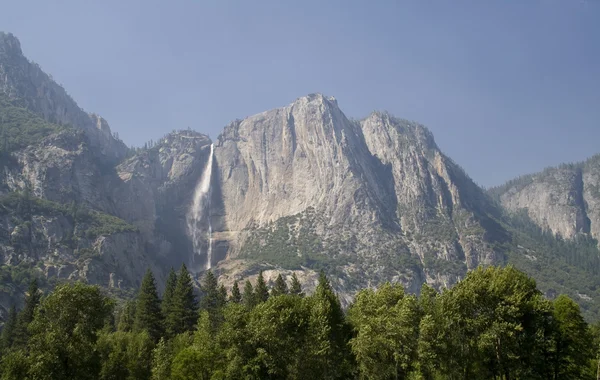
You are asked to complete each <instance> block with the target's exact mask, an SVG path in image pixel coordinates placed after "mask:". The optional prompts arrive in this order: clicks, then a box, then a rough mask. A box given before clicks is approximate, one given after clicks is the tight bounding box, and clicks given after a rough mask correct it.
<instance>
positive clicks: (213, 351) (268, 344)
mask: <svg viewBox="0 0 600 380" xmlns="http://www.w3.org/2000/svg"><path fill="white" fill-rule="evenodd" d="M183 269H185V267H184V268H183ZM186 274H187V270H186V271H185V272H180V274H179V276H178V279H177V283H178V284H182V283H185V281H183V282H182V281H181V278H184V279H185V277H186ZM211 275H212V274H210V275H209V274H208V273H207V275H206V276H205V278H204V281H203V285H202V288H203V292H202V293H203V295H204V296H205V297H208V298H207V299H202V300H201V302H200V303H201V308H202V310H201V311H200V313H199V315H198V314H197V313H196V312H195V313H194V314H195V316H197V317H198V318H197V321H196V322H195V325H196V326H197V327H196V328H195V330H194V331H193V332H192V331H189V330H186V331H184V332H183V333H181V334H177V335H174V336H168V335H162V336H160V339H159V340H158V343H156V344H155V340H154V338H153V337H152V336H151V334H149V332H148V331H147V329H139V328H138V329H134V331H129V328H121V329H122V330H123V331H116V332H115V331H113V328H112V323H107V321H110V320H111V317H112V315H113V313H112V309H113V304H114V302H113V301H112V300H111V299H110V298H108V297H106V296H105V295H103V294H102V292H101V291H100V289H99V288H98V287H94V286H89V285H83V284H81V283H75V284H63V285H59V286H58V287H57V288H56V289H55V290H54V291H53V292H50V293H49V294H48V296H47V297H45V298H44V299H42V301H41V303H40V305H39V306H38V307H37V308H35V312H34V318H33V321H32V322H31V323H30V324H29V328H28V331H29V332H30V335H29V336H28V338H27V341H26V342H25V344H24V346H23V347H22V348H18V347H15V346H14V345H13V346H12V347H9V349H8V350H4V351H3V356H2V359H1V361H0V380H17V379H59V380H60V379H130V380H133V379H136V380H137V379H154V380H167V379H211V380H213V379H292V380H300V379H354V378H356V379H386V380H387V379H411V380H416V379H423V380H425V379H427V380H438V379H475V380H480V379H481V380H484V379H502V380H508V379H528V380H529V379H563V378H564V379H590V380H591V379H594V378H595V374H596V371H597V369H598V367H597V366H598V360H597V358H598V355H599V354H598V352H599V350H598V347H599V344H600V324H598V325H595V326H593V328H590V327H589V326H588V325H587V324H586V322H585V320H584V319H583V317H582V315H581V312H580V309H579V307H578V306H577V304H576V303H575V302H573V301H572V300H571V299H570V298H568V297H567V296H560V297H558V298H557V299H556V300H555V301H554V302H550V301H548V300H546V299H545V298H544V297H543V296H542V294H541V293H540V292H539V290H538V289H537V288H536V283H535V281H533V280H532V279H531V278H530V277H528V276H527V275H525V274H524V273H523V272H520V271H518V270H516V269H514V268H513V267H510V266H509V267H506V268H496V267H490V268H487V269H482V268H479V269H477V270H475V271H472V272H470V273H469V274H468V275H467V276H466V277H465V278H464V279H463V280H462V281H460V282H459V283H458V284H457V285H455V286H454V287H453V288H451V289H449V290H446V291H444V292H443V293H441V294H438V293H437V292H436V291H435V290H434V289H432V288H431V287H429V286H423V288H422V290H421V295H420V296H419V297H418V298H417V297H415V296H414V295H407V294H405V292H404V290H403V289H402V287H401V286H399V285H392V284H389V283H388V284H384V285H382V286H381V287H379V288H378V289H377V290H374V289H366V290H362V291H360V292H359V293H358V295H357V296H356V299H355V302H354V303H353V304H352V306H351V307H350V309H349V311H348V314H347V315H346V314H345V313H344V311H343V310H342V308H341V306H340V302H339V300H338V298H337V296H336V294H335V291H334V290H333V288H332V286H331V284H330V283H329V281H328V279H327V278H326V276H325V275H324V274H323V273H321V275H320V277H319V283H318V285H317V288H316V289H315V292H314V293H313V294H312V295H309V296H306V297H299V296H298V295H296V294H285V293H283V292H282V293H281V294H279V291H275V290H274V289H272V290H271V291H272V292H274V293H275V294H277V296H272V297H268V298H267V299H266V300H265V301H264V302H259V303H256V304H254V305H252V307H247V306H245V305H243V304H241V303H237V302H227V303H226V302H224V300H225V296H224V295H223V292H222V289H223V287H219V286H218V284H217V281H216V278H215V277H214V276H211ZM188 278H189V275H188ZM278 282H279V285H277V283H278ZM152 283H153V279H152V276H151V272H150V274H149V275H147V276H146V278H145V281H144V283H143V284H142V289H144V291H142V290H140V295H141V294H144V293H148V294H154V293H155V288H153V286H152V285H153V284H152ZM278 286H279V287H280V288H283V285H282V284H281V281H276V284H275V287H278ZM257 288H258V285H257ZM148 290H150V291H149V292H148ZM34 293H35V292H34ZM34 293H32V294H34ZM246 295H248V297H249V299H251V300H252V302H256V299H257V297H256V293H255V292H254V291H253V289H252V285H251V284H250V286H249V290H248V291H247V292H246ZM155 298H157V297H155V296H152V297H149V298H148V299H152V300H153V301H152V302H149V303H147V304H149V305H154V306H153V308H152V310H153V311H148V313H154V314H155V317H156V319H157V320H159V319H160V317H161V314H162V310H161V309H160V305H158V304H156V299H155ZM139 299H140V298H138V307H136V313H135V316H136V318H135V319H137V321H136V322H135V323H134V326H139V324H140V322H139V313H137V311H139V308H140V302H139ZM176 300H177V286H176V289H175V291H174V293H173V301H174V302H175V301H176ZM142 308H145V307H144V306H142ZM146 310H150V309H149V308H146ZM211 313H216V314H215V315H218V317H219V321H218V322H219V323H217V324H215V323H214V321H215V319H214V316H211ZM131 314H132V308H130V307H128V306H127V304H125V305H124V307H123V308H122V309H121V311H120V312H119V315H120V317H119V319H120V320H122V319H123V318H125V317H124V316H126V315H131ZM122 324H131V322H127V323H126V322H122V323H120V325H122ZM3 341H6V339H4V340H3ZM594 357H595V358H594Z"/></svg>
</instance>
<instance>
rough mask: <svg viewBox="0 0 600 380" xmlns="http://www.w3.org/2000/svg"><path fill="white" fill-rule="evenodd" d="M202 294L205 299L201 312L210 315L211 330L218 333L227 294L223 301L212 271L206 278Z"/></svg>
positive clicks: (202, 302) (207, 273)
mask: <svg viewBox="0 0 600 380" xmlns="http://www.w3.org/2000/svg"><path fill="white" fill-rule="evenodd" d="M223 289H224V288H223ZM202 292H203V293H204V297H202V300H201V301H200V310H202V311H206V312H207V313H208V320H209V322H210V326H211V329H212V331H216V329H217V328H218V326H219V324H220V323H221V321H222V319H223V318H222V317H223V316H222V313H221V308H222V307H223V306H224V304H225V300H226V297H227V294H225V298H223V299H222V294H221V291H220V289H219V287H218V283H217V278H216V277H215V275H214V274H213V273H212V272H211V271H210V270H209V271H207V272H206V275H205V276H204V281H203V283H202Z"/></svg>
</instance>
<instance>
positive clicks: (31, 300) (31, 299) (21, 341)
mask: <svg viewBox="0 0 600 380" xmlns="http://www.w3.org/2000/svg"><path fill="white" fill-rule="evenodd" d="M41 297H42V295H41V293H40V290H39V287H38V282H37V279H33V280H32V281H31V283H30V284H29V289H28V290H27V297H26V298H25V306H23V310H21V312H20V313H19V315H18V317H17V324H16V327H15V334H14V341H13V344H14V345H15V346H17V347H25V346H26V345H27V340H28V339H29V332H28V330H27V329H28V327H29V324H30V323H31V321H33V316H34V314H35V309H37V307H38V305H39V304H40V298H41Z"/></svg>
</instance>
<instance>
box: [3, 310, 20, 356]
mask: <svg viewBox="0 0 600 380" xmlns="http://www.w3.org/2000/svg"><path fill="white" fill-rule="evenodd" d="M16 327H17V309H15V305H12V306H11V307H10V309H9V311H8V316H7V317H6V321H5V322H4V327H3V328H2V336H0V352H6V350H8V349H9V348H10V347H12V345H13V341H14V338H15V329H16Z"/></svg>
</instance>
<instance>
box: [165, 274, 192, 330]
mask: <svg viewBox="0 0 600 380" xmlns="http://www.w3.org/2000/svg"><path fill="white" fill-rule="evenodd" d="M197 319H198V301H197V300H196V295H195V294H194V285H193V283H192V278H191V277H190V274H189V272H188V270H187V267H186V266H185V264H182V265H181V269H180V270H179V275H178V276H177V286H176V287H175V292H174V293H173V301H172V306H171V311H170V312H169V314H168V315H167V316H166V323H165V325H166V330H167V336H169V337H173V336H175V335H177V334H180V333H182V332H185V331H192V330H193V329H194V325H195V324H196V320H197Z"/></svg>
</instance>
